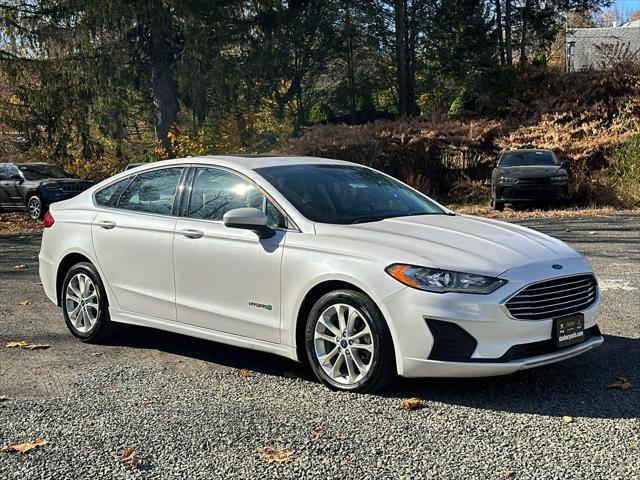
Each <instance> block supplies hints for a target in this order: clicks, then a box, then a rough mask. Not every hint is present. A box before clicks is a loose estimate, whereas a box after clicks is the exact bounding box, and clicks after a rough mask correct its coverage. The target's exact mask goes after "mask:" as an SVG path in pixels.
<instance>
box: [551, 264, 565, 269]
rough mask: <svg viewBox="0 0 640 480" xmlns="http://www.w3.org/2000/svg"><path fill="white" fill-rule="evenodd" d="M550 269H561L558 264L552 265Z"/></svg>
mask: <svg viewBox="0 0 640 480" xmlns="http://www.w3.org/2000/svg"><path fill="white" fill-rule="evenodd" d="M551 268H554V269H556V270H562V268H563V267H562V265H560V264H558V263H554V264H553V265H551Z"/></svg>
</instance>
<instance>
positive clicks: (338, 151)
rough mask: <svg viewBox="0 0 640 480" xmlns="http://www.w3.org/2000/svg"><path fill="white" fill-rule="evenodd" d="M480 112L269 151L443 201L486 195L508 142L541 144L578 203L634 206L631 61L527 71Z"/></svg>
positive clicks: (635, 69)
mask: <svg viewBox="0 0 640 480" xmlns="http://www.w3.org/2000/svg"><path fill="white" fill-rule="evenodd" d="M508 89H509V90H510V92H507V93H508V94H509V95H510V99H509V101H508V102H506V104H504V106H503V107H501V108H500V109H499V110H496V111H492V112H490V113H489V114H487V115H485V116H478V115H477V114H476V115H471V114H468V115H465V112H464V111H463V112H461V113H459V114H458V115H457V116H441V117H435V118H433V119H431V120H427V119H424V118H400V119H398V120H380V121H377V122H374V123H370V124H365V125H355V126H348V125H318V126H313V127H309V128H307V129H306V130H305V131H304V133H303V134H302V135H301V136H300V137H298V138H296V139H293V140H291V141H290V142H289V143H287V144H286V145H285V146H284V147H283V148H281V149H279V150H278V151H279V152H281V153H286V154H300V155H316V156H320V157H332V158H338V159H342V160H350V161H354V162H358V163H361V164H364V165H369V166H372V167H374V168H379V169H381V170H384V171H386V172H388V173H390V174H392V175H394V176H397V177H398V178H401V179H402V180H404V181H406V182H408V183H410V184H411V185H413V186H415V187H417V188H419V189H421V190H422V191H424V192H426V193H429V194H431V195H434V196H435V197H436V198H439V199H441V200H443V201H453V202H466V203H469V202H484V201H488V199H489V182H488V178H489V175H490V172H491V163H492V162H494V161H495V160H496V159H497V157H498V155H499V153H500V151H502V150H504V149H509V148H551V149H553V150H554V151H555V152H556V154H557V155H558V157H559V158H560V159H561V160H569V161H570V162H571V178H572V188H573V194H574V199H575V201H576V203H578V204H585V205H586V204H588V205H612V206H626V207H632V206H637V205H639V204H640V65H639V64H637V63H635V64H625V65H619V66H618V67H616V69H614V70H612V71H608V72H603V73H601V72H584V73H575V74H570V75H567V74H565V73H562V72H559V71H557V70H554V69H548V68H530V69H529V70H528V71H527V72H525V73H520V74H519V75H518V76H517V77H514V81H513V82H512V83H511V84H509V85H508Z"/></svg>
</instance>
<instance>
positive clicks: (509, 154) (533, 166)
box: [491, 149, 569, 210]
mask: <svg viewBox="0 0 640 480" xmlns="http://www.w3.org/2000/svg"><path fill="white" fill-rule="evenodd" d="M568 165H569V162H563V163H560V162H559V161H558V159H557V158H556V156H555V154H554V153H553V151H551V150H545V149H531V150H507V151H505V152H503V153H502V155H500V159H499V160H498V163H497V165H496V167H495V168H494V169H493V172H492V174H491V205H492V206H493V207H494V208H495V209H496V210H503V209H504V205H505V203H510V204H512V205H515V204H521V203H533V202H558V201H562V200H566V199H568V198H569V177H568V174H567V167H568Z"/></svg>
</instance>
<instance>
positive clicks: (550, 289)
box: [505, 274, 597, 320]
mask: <svg viewBox="0 0 640 480" xmlns="http://www.w3.org/2000/svg"><path fill="white" fill-rule="evenodd" d="M596 295H597V283H596V279H595V277H594V276H593V275H591V274H587V275H574V276H571V277H562V278H555V279H553V280H547V281H544V282H539V283H534V284H533V285H529V286H528V287H527V288H525V289H524V290H521V291H520V292H519V293H517V294H516V295H515V296H513V297H511V299H509V301H508V302H507V303H506V304H505V306H506V307H507V310H508V311H509V313H510V314H511V315H512V316H513V317H514V318H519V319H522V320H543V319H548V318H557V317H562V316H565V315H571V314H573V313H578V312H580V311H582V310H585V309H586V308H589V307H590V306H591V305H592V304H593V303H594V302H595V301H596Z"/></svg>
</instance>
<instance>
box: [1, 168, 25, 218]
mask: <svg viewBox="0 0 640 480" xmlns="http://www.w3.org/2000/svg"><path fill="white" fill-rule="evenodd" d="M19 178H20V179H22V175H21V174H20V170H18V168H17V167H16V166H15V165H12V164H10V163H5V164H1V165H0V208H4V209H7V210H16V209H19V210H24V209H25V207H24V203H23V200H22V197H21V196H20V189H19V188H18V187H19V186H20V185H22V183H23V182H24V179H22V180H18V179H19Z"/></svg>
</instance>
